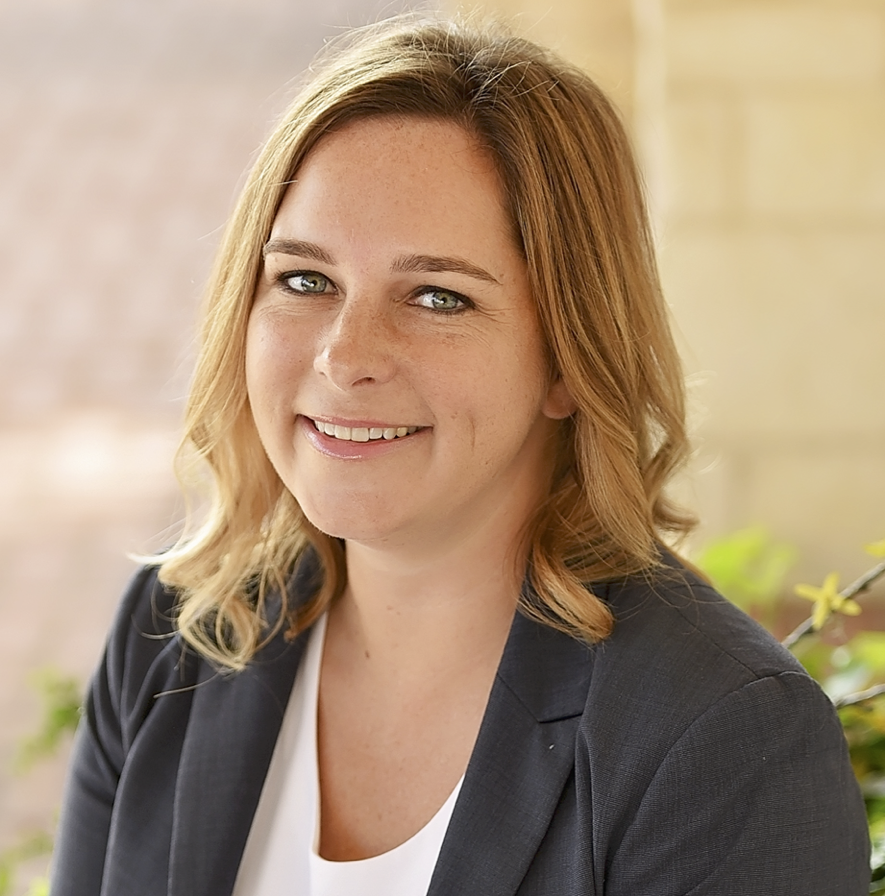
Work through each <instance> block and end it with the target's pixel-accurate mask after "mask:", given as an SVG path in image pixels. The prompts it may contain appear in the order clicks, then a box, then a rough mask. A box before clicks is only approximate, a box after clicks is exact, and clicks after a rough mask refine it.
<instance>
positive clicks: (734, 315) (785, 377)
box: [661, 228, 885, 440]
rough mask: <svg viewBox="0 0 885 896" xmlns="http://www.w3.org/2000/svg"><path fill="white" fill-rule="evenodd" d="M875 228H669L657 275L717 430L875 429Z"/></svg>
mask: <svg viewBox="0 0 885 896" xmlns="http://www.w3.org/2000/svg"><path fill="white" fill-rule="evenodd" d="M883 246H885V228H883V229H879V230H868V231H863V230H857V231H854V232H852V231H847V232H830V233H827V232H815V231H812V232H805V233H803V232H801V231H797V232H793V233H789V232H783V231H778V230H767V231H762V232H748V231H742V230H738V229H736V230H731V231H729V230H726V229H719V230H711V229H706V230H705V229H700V228H674V229H671V230H670V231H669V232H668V233H667V235H666V238H665V240H664V242H663V252H662V255H661V261H662V274H663V280H664V288H665V292H666V295H667V297H668V299H669V301H670V302H671V304H672V307H673V313H674V317H675V321H676V325H677V328H678V330H679V331H680V333H681V337H682V339H681V341H682V344H683V347H684V351H683V354H684V357H685V361H686V365H687V367H688V369H689V370H691V371H694V372H695V373H696V374H700V375H702V376H703V378H704V380H705V383H704V385H703V387H702V389H701V400H702V401H704V402H706V404H707V409H708V410H707V414H708V419H707V422H706V424H705V429H706V431H707V432H710V433H715V434H716V435H717V436H718V437H721V438H727V437H732V436H740V437H759V436H768V435H777V436H797V435H802V436H803V437H806V436H807V437H816V436H817V434H820V433H839V435H840V436H841V437H844V438H845V439H846V440H850V439H852V438H854V437H856V436H869V435H873V434H883V433H885V395H883V383H885V352H883V348H882V337H883V334H885V302H883V301H882V296H883V295H885V265H883V264H882V247H883Z"/></svg>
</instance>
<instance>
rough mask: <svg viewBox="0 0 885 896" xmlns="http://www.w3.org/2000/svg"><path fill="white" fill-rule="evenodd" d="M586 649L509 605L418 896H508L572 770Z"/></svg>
mask: <svg viewBox="0 0 885 896" xmlns="http://www.w3.org/2000/svg"><path fill="white" fill-rule="evenodd" d="M591 658H592V653H591V651H590V650H589V648H587V647H586V646H585V645H583V644H580V643H579V642H578V641H575V640H574V639H573V638H570V637H569V636H567V635H565V634H563V633H561V632H558V631H556V630H554V629H551V628H548V627H547V626H543V625H540V624H539V623H537V622H533V621H531V620H529V619H528V618H526V617H525V616H523V615H522V614H520V613H517V614H516V616H515V617H514V620H513V625H512V627H511V630H510V635H509V638H508V640H507V645H506V647H505V648H504V655H503V657H502V659H501V664H500V667H499V669H498V674H497V676H496V678H495V683H494V685H493V686H492V692H491V695H490V697H489V703H488V706H487V707H486V712H485V715H484V717H483V721H482V724H481V726H480V730H479V735H478V737H477V741H476V746H475V747H474V750H473V754H472V756H471V759H470V762H469V764H468V766H467V772H466V774H465V777H464V785H463V787H462V788H461V793H460V794H459V796H458V801H457V803H456V804H455V809H454V812H453V814H452V819H451V822H450V824H449V829H448V831H447V833H446V836H445V839H444V841H443V845H442V850H441V851H440V855H439V860H438V861H437V864H436V869H435V871H434V874H433V878H432V879H431V882H430V888H429V890H428V892H427V896H448V894H450V893H482V894H483V896H513V894H514V893H516V891H517V889H518V888H519V885H520V882H521V881H522V879H523V877H524V876H525V873H526V871H527V869H528V866H529V864H530V862H531V860H532V858H533V856H534V855H535V853H536V852H537V849H538V846H539V845H540V843H541V840H542V839H543V837H544V834H545V833H546V831H547V828H548V826H549V824H550V821H551V818H552V816H553V813H554V811H555V809H556V806H557V804H558V803H559V800H560V797H561V795H562V791H563V788H564V787H565V783H566V781H567V780H568V778H569V775H570V774H571V772H572V770H573V768H574V756H575V737H576V732H577V727H578V722H579V720H580V716H581V714H582V712H583V710H584V706H585V703H586V700H587V691H588V688H589V682H590V669H591Z"/></svg>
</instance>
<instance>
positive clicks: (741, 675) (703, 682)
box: [588, 556, 832, 749]
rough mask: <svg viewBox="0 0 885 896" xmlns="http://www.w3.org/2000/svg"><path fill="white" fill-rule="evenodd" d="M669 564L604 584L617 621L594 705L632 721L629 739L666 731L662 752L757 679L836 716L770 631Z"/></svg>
mask: <svg viewBox="0 0 885 896" xmlns="http://www.w3.org/2000/svg"><path fill="white" fill-rule="evenodd" d="M665 561H666V565H665V566H664V567H663V569H662V570H661V571H660V572H658V573H657V574H654V575H649V576H636V577H631V578H630V579H627V580H624V581H622V582H618V583H613V584H609V585H606V586H603V587H602V588H599V589H594V590H597V593H599V595H600V597H602V598H603V599H604V600H606V602H607V603H608V604H609V606H610V607H611V609H612V611H613V613H614V615H615V627H614V631H613V632H612V635H611V636H610V637H609V638H608V639H607V640H606V641H604V642H602V643H600V644H598V645H596V646H595V647H594V648H593V651H592V652H593V660H592V675H591V682H590V690H589V695H588V708H589V709H591V710H598V709H599V708H600V707H601V706H604V708H605V710H606V715H607V716H608V717H609V718H615V719H617V720H619V721H621V722H622V723H623V725H622V727H623V730H622V734H621V736H622V737H623V738H630V737H633V736H640V735H642V736H643V739H644V740H645V741H646V742H648V741H649V740H650V730H652V731H656V732H657V737H658V738H659V739H660V741H661V743H660V748H661V749H666V748H667V746H668V743H669V742H670V741H671V740H673V739H677V738H678V737H679V736H681V734H682V733H683V732H684V731H685V730H686V729H687V728H688V727H689V726H690V725H692V724H693V723H694V721H695V720H696V719H698V718H700V717H701V716H703V715H704V714H705V713H707V712H709V711H711V710H712V709H713V708H714V707H715V706H716V705H717V704H718V703H719V702H720V701H722V700H724V699H726V698H727V697H728V696H729V695H732V694H736V693H737V692H739V691H741V690H742V689H744V688H746V687H749V686H752V685H756V686H757V687H756V690H757V691H758V692H759V693H763V692H765V693H767V692H771V693H773V694H778V695H782V698H783V699H793V698H794V697H795V698H796V699H800V698H801V700H802V701H803V702H809V703H811V704H814V705H815V706H816V707H817V708H818V710H819V711H825V712H826V713H828V714H832V706H831V705H830V704H829V701H827V700H826V698H825V697H824V696H823V694H822V693H821V692H820V689H819V688H818V686H817V685H816V683H815V682H814V681H813V680H812V679H811V678H810V677H809V676H808V675H807V674H806V672H805V671H804V669H803V668H802V666H801V665H800V664H799V663H798V661H797V660H796V659H795V657H793V656H792V655H791V654H790V653H789V652H788V651H787V650H785V649H784V648H783V647H782V646H781V645H780V644H779V643H778V642H777V641H776V640H775V639H774V638H773V637H772V636H771V635H770V634H769V633H768V632H766V631H765V630H764V629H763V628H762V627H761V626H759V625H758V624H757V623H756V622H754V621H753V620H752V619H750V618H749V617H748V616H747V615H746V614H744V613H743V612H742V611H741V610H739V609H738V608H737V607H735V606H734V605H733V604H731V603H730V602H729V601H728V600H726V599H725V598H724V597H722V596H721V595H720V594H719V593H718V592H716V591H715V590H714V589H713V588H712V587H711V586H710V585H708V584H707V583H706V582H703V581H702V580H701V579H699V578H698V577H697V576H696V575H694V574H693V573H692V572H691V571H690V570H688V569H686V568H685V567H684V566H682V565H681V564H680V563H678V561H676V560H675V559H674V558H672V557H670V556H668V557H666V558H665ZM649 725H651V726H652V728H651V729H649V728H647V727H645V728H644V726H649ZM634 726H638V727H634ZM613 730H620V729H619V728H616V729H613Z"/></svg>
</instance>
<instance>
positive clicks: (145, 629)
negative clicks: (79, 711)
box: [87, 566, 200, 753]
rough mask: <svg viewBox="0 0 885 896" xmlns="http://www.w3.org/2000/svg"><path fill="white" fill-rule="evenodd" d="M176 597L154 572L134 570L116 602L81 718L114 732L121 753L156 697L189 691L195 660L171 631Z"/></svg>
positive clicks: (194, 675)
mask: <svg viewBox="0 0 885 896" xmlns="http://www.w3.org/2000/svg"><path fill="white" fill-rule="evenodd" d="M176 603H177V593H176V592H175V590H174V589H170V588H167V587H166V586H165V585H163V584H162V583H161V582H160V581H159V579H158V571H157V569H156V568H155V567H151V566H146V567H143V568H142V569H140V570H138V571H137V572H136V573H135V575H134V576H133V577H132V579H131V580H130V582H129V585H128V587H127V588H126V591H125V592H124V594H123V598H122V600H121V601H120V604H119V607H118V608H117V613H116V616H115V618H114V622H113V624H112V626H111V629H110V632H109V634H108V638H107V643H106V646H105V652H104V656H103V657H102V660H101V663H100V664H99V667H98V669H97V670H96V673H95V676H94V677H93V680H92V685H91V688H90V692H89V699H88V701H87V717H88V718H89V719H90V721H92V723H93V724H94V725H96V726H97V727H99V728H102V727H105V726H110V725H112V726H113V728H114V729H116V738H114V739H115V740H118V742H119V748H120V749H121V750H122V751H123V752H124V753H125V751H126V749H127V748H128V745H129V744H130V743H131V741H132V739H133V738H134V736H135V734H136V733H137V730H138V728H139V726H140V725H141V723H142V722H143V720H144V718H145V717H146V716H147V714H148V713H150V712H151V711H152V709H153V707H154V705H155V703H156V698H157V696H158V695H160V694H163V693H166V692H169V691H174V690H177V689H180V688H183V687H189V686H191V685H193V684H194V683H195V681H196V678H197V675H198V666H199V665H200V664H199V663H198V662H197V658H196V657H195V655H194V654H193V652H192V651H190V650H189V649H188V648H187V647H186V646H185V645H184V643H183V642H182V640H181V638H180V637H179V636H178V634H177V632H176V629H175V608H176Z"/></svg>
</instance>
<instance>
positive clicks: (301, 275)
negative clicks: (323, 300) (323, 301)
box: [280, 271, 330, 295]
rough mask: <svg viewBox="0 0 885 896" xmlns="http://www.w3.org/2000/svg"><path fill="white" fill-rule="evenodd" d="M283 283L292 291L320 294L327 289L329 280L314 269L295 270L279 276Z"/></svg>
mask: <svg viewBox="0 0 885 896" xmlns="http://www.w3.org/2000/svg"><path fill="white" fill-rule="evenodd" d="M280 280H281V281H282V283H283V285H284V286H285V287H286V288H287V289H291V290H292V292H300V293H306V294H309V295H321V294H322V293H324V292H327V291H328V289H329V285H330V284H329V280H328V278H327V277H324V276H323V275H322V274H317V273H316V272H315V271H295V272H292V273H288V274H283V276H282V277H280Z"/></svg>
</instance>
